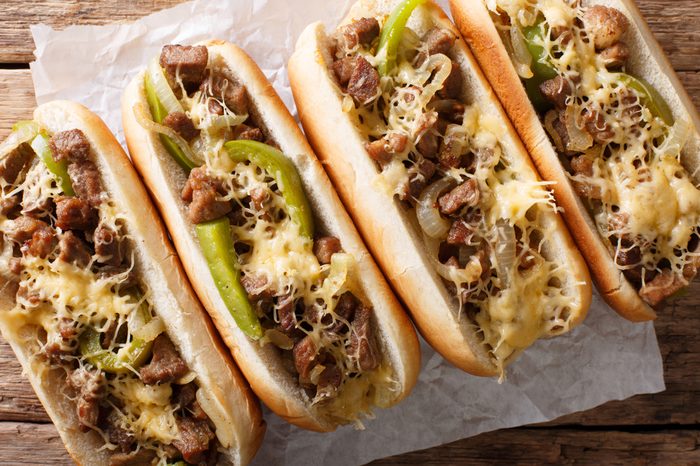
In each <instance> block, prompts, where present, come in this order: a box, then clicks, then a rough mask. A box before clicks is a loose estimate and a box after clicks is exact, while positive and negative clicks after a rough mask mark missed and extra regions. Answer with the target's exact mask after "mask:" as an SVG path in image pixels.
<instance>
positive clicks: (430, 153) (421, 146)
mask: <svg viewBox="0 0 700 466" xmlns="http://www.w3.org/2000/svg"><path fill="white" fill-rule="evenodd" d="M438 147H439V141H438V136H437V135H436V134H434V133H432V132H430V133H424V134H423V136H421V138H420V140H419V141H418V142H417V143H416V149H418V152H420V153H421V155H422V156H423V157H425V158H429V159H432V158H434V157H435V156H436V155H437V153H438Z"/></svg>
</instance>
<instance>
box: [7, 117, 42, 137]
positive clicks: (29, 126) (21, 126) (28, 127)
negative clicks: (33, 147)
mask: <svg viewBox="0 0 700 466" xmlns="http://www.w3.org/2000/svg"><path fill="white" fill-rule="evenodd" d="M12 131H13V132H15V133H17V132H20V131H31V132H32V133H34V134H39V125H38V124H37V123H36V122H35V121H34V120H19V121H18V122H16V123H15V124H14V125H12Z"/></svg>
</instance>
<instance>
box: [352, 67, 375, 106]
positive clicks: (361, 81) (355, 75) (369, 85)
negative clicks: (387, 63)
mask: <svg viewBox="0 0 700 466" xmlns="http://www.w3.org/2000/svg"><path fill="white" fill-rule="evenodd" d="M378 91H379V73H377V70H375V69H374V67H372V65H370V63H369V62H368V61H367V60H365V58H364V57H357V60H356V63H355V69H354V70H353V71H352V75H350V80H349V81H348V89H347V92H348V94H350V95H351V96H352V97H354V98H355V99H357V100H358V101H359V102H360V103H362V104H366V103H368V102H369V101H371V100H372V99H374V98H375V97H376V96H377V93H378Z"/></svg>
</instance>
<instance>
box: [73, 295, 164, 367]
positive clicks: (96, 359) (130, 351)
mask: <svg viewBox="0 0 700 466" xmlns="http://www.w3.org/2000/svg"><path fill="white" fill-rule="evenodd" d="M137 312H139V313H141V316H142V317H143V319H144V321H145V322H148V321H150V320H151V313H150V312H149V310H148V305H147V304H146V303H145V302H144V303H142V304H141V305H140V306H139V308H138V311H137ZM152 346H153V342H152V341H143V340H141V339H139V338H133V339H132V340H131V342H129V344H128V346H127V347H126V349H125V350H122V351H123V354H122V355H121V357H120V356H119V355H117V354H116V353H114V352H112V351H110V350H106V349H104V348H102V343H101V341H100V333H99V332H97V331H95V330H93V329H92V328H88V329H87V330H85V331H84V332H83V334H82V335H81V336H80V353H81V354H82V355H83V356H85V358H86V359H87V361H88V362H89V363H90V364H92V365H93V366H95V367H97V368H98V369H101V370H103V371H105V372H109V373H111V374H124V373H127V372H130V371H131V370H132V369H138V368H139V367H140V366H142V365H143V364H144V363H145V362H146V360H147V359H148V357H149V356H150V354H151V347H152Z"/></svg>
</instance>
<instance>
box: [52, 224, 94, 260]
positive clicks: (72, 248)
mask: <svg viewBox="0 0 700 466" xmlns="http://www.w3.org/2000/svg"><path fill="white" fill-rule="evenodd" d="M58 248H59V249H60V251H61V252H60V253H59V255H58V258H59V259H60V260H62V261H63V262H69V263H73V264H75V265H77V266H78V267H81V268H83V267H85V266H87V265H88V264H89V263H90V256H91V254H90V250H89V249H88V245H87V244H86V243H85V242H84V241H83V240H82V239H80V237H78V236H77V235H76V234H75V233H73V232H72V231H67V232H65V233H63V234H62V235H61V239H60V241H59V242H58Z"/></svg>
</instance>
